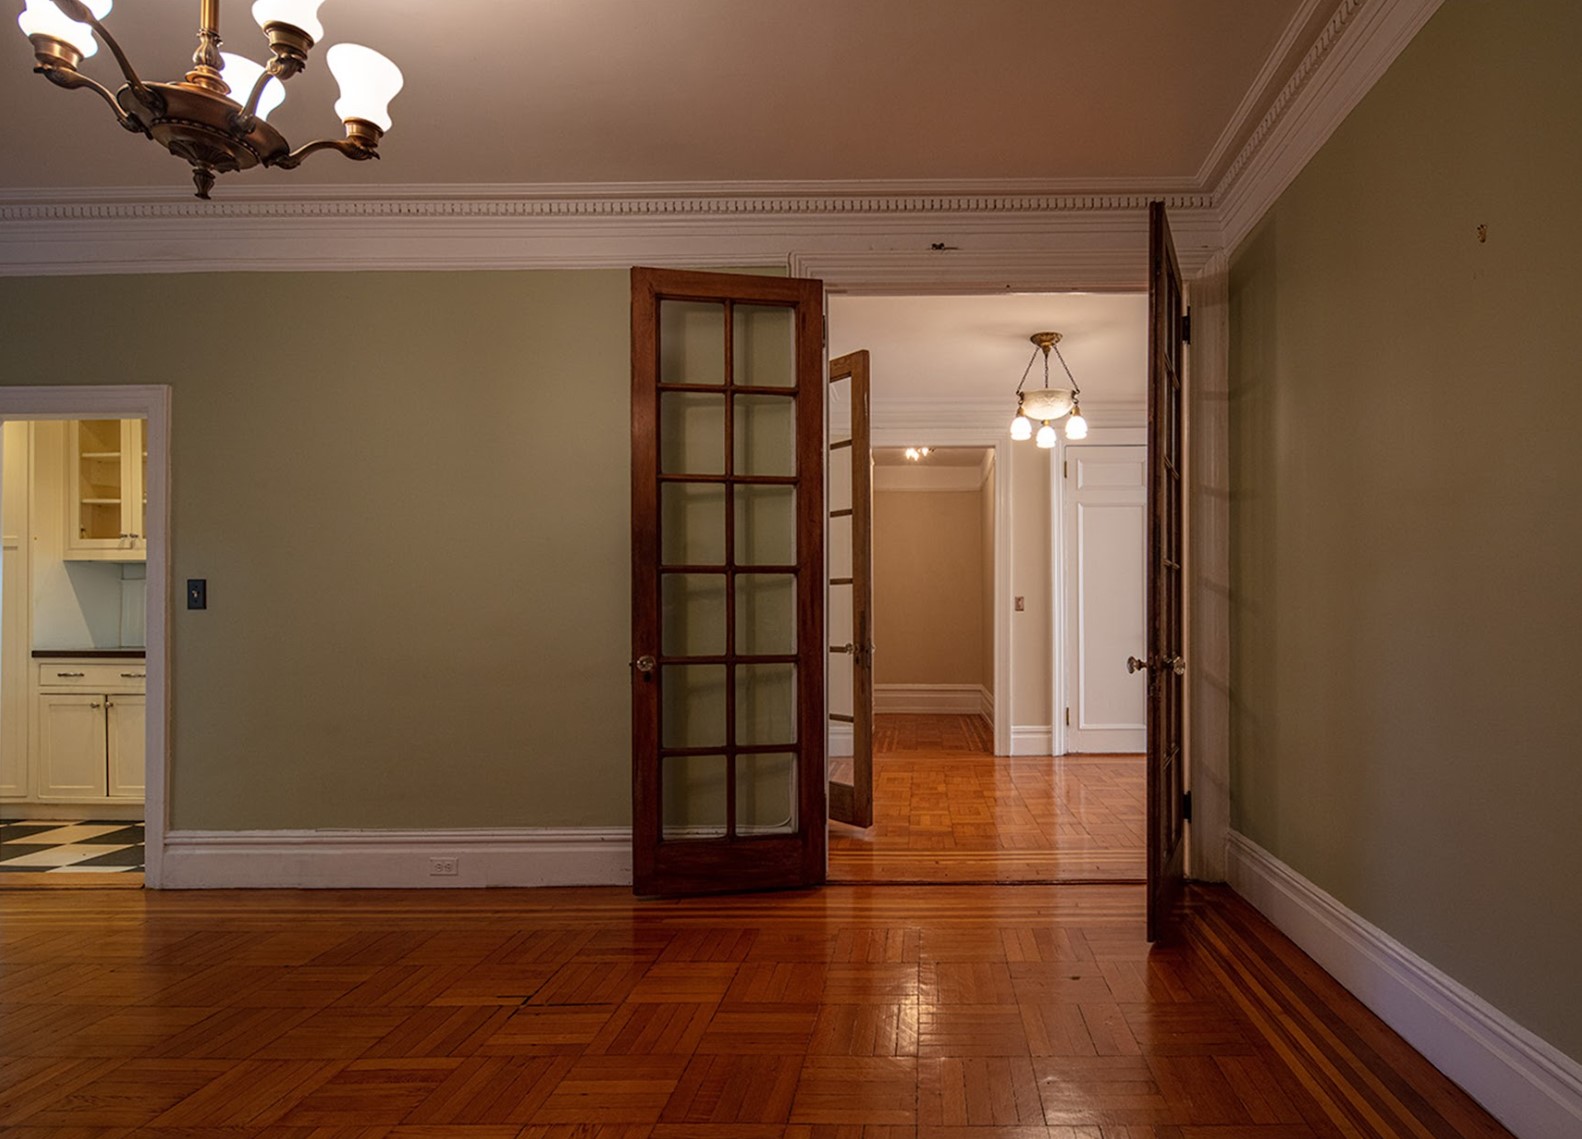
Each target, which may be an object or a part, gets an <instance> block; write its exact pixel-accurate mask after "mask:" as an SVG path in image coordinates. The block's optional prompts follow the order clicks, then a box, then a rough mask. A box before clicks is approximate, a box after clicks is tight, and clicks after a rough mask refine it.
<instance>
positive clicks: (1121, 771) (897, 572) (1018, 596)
mask: <svg viewBox="0 0 1582 1139" xmlns="http://www.w3.org/2000/svg"><path fill="white" fill-rule="evenodd" d="M829 328H830V345H829V348H830V353H831V355H832V356H836V355H840V354H842V353H845V352H848V351H851V350H853V349H855V348H858V347H862V348H866V349H867V350H868V351H869V354H870V372H871V387H872V396H871V419H872V442H873V459H872V464H873V465H872V471H873V498H874V507H873V558H874V601H873V609H874V630H875V637H874V649H873V653H872V659H873V673H874V681H875V693H874V707H875V717H874V742H875V747H874V761H873V763H874V766H873V785H874V824H873V826H872V827H868V828H857V827H851V826H847V825H844V824H840V823H832V824H831V826H830V862H829V879H830V881H832V882H842V881H846V882H917V883H933V882H938V883H947V882H949V883H968V882H1085V881H1107V882H1141V881H1143V880H1144V878H1145V875H1146V870H1145V861H1144V856H1145V835H1146V831H1145V821H1146V810H1147V808H1146V800H1145V790H1144V789H1145V783H1144V777H1145V757H1144V755H1143V748H1144V743H1145V738H1146V732H1145V728H1144V720H1145V703H1144V701H1145V695H1146V687H1145V681H1144V679H1143V677H1142V676H1141V675H1140V674H1131V673H1128V671H1127V668H1126V661H1127V657H1128V656H1131V655H1135V656H1139V657H1140V656H1144V655H1146V654H1145V646H1144V642H1143V629H1144V622H1143V616H1144V611H1145V597H1144V574H1143V568H1144V550H1143V544H1144V536H1145V530H1144V519H1145V510H1144V507H1143V502H1144V498H1145V484H1144V482H1143V475H1144V472H1145V467H1146V464H1145V460H1146V455H1147V447H1146V444H1147V438H1146V426H1147V408H1146V379H1147V358H1148V356H1147V353H1148V298H1147V296H1146V295H1145V294H1070V293H1063V294H1027V295H1012V296H1005V295H993V296H908V297H893V296H860V295H840V294H836V295H832V296H831V297H830V298H829ZM1041 330H1056V331H1059V332H1060V333H1061V336H1062V340H1061V344H1060V347H1061V349H1062V351H1063V355H1064V359H1065V361H1066V362H1068V363H1069V364H1070V366H1071V369H1072V372H1073V374H1074V376H1075V378H1076V380H1077V382H1078V384H1079V385H1080V387H1081V392H1082V400H1081V404H1082V409H1083V412H1084V415H1085V417H1086V419H1087V420H1088V423H1089V425H1090V430H1089V432H1088V437H1087V438H1086V439H1082V440H1080V441H1078V440H1073V439H1067V438H1065V437H1064V434H1063V432H1062V431H1061V428H1063V426H1064V425H1063V424H1056V428H1057V433H1059V435H1060V437H1059V438H1058V439H1057V441H1056V445H1055V446H1054V447H1052V448H1048V449H1044V448H1040V447H1038V446H1037V445H1036V444H1035V442H1033V441H1012V440H1011V439H1010V437H1009V427H1010V421H1011V418H1012V416H1013V414H1014V412H1015V409H1016V398H1015V391H1016V388H1017V383H1018V380H1019V379H1020V378H1021V377H1022V375H1023V372H1024V369H1026V368H1027V366H1028V358H1029V355H1030V354H1031V353H1032V352H1033V351H1034V349H1033V346H1032V344H1031V343H1030V337H1031V334H1032V333H1034V332H1037V331H1041ZM1055 368H1056V369H1058V368H1059V364H1058V363H1056V364H1055ZM1057 378H1058V380H1059V381H1060V382H1061V383H1062V384H1064V383H1066V382H1067V381H1066V377H1065V375H1064V373H1063V372H1060V371H1058V370H1057V371H1055V372H1054V374H1053V375H1052V376H1051V381H1050V382H1051V383H1052V384H1053V383H1055V382H1056V380H1057ZM1027 383H1028V384H1029V385H1032V386H1039V385H1042V383H1043V373H1042V369H1041V368H1040V367H1039V366H1038V361H1036V360H1035V362H1034V366H1033V368H1032V369H1031V371H1030V372H1029V373H1028V378H1027ZM924 448H927V449H928V450H927V454H925V455H921V456H920V457H908V450H909V449H910V450H911V452H912V454H913V455H914V456H917V455H919V453H920V452H922V451H923V449H924ZM957 515H960V517H957ZM969 516H970V517H969ZM969 616H970V619H969ZM1117 650H1123V651H1119V652H1117ZM1112 658H1113V659H1112ZM925 674H926V675H925ZM834 683H835V679H834V677H833V674H832V678H831V686H832V700H833V698H834V697H833V685H834ZM832 706H833V705H832ZM835 743H836V741H834V740H833V739H832V744H835ZM838 754H839V753H838V748H832V755H836V756H838ZM832 763H833V764H836V765H838V763H839V759H838V758H835V759H832Z"/></svg>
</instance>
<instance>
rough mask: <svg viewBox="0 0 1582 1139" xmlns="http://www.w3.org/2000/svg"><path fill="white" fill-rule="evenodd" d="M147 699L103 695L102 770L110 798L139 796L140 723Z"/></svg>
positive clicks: (141, 774)
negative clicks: (104, 772) (103, 746)
mask: <svg viewBox="0 0 1582 1139" xmlns="http://www.w3.org/2000/svg"><path fill="white" fill-rule="evenodd" d="M147 706H148V698H147V697H146V696H131V695H127V694H112V695H110V696H107V697H106V698H105V703H104V713H105V742H106V757H105V758H106V764H105V766H106V770H107V772H108V775H109V782H110V785H109V795H110V798H112V799H141V798H142V797H143V746H144V744H143V725H144V722H145V721H146V719H147Z"/></svg>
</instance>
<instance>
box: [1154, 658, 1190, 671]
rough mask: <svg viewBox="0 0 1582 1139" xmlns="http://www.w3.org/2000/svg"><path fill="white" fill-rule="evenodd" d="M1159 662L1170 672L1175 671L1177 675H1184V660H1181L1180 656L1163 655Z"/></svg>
mask: <svg viewBox="0 0 1582 1139" xmlns="http://www.w3.org/2000/svg"><path fill="white" fill-rule="evenodd" d="M1160 663H1161V664H1163V665H1164V666H1165V667H1166V668H1168V669H1169V670H1170V671H1171V672H1173V673H1175V674H1176V675H1177V676H1185V675H1186V661H1184V660H1182V659H1181V658H1180V657H1165V658H1164V660H1163V661H1161V662H1160Z"/></svg>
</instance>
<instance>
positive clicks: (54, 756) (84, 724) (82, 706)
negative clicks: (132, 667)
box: [38, 695, 108, 799]
mask: <svg viewBox="0 0 1582 1139" xmlns="http://www.w3.org/2000/svg"><path fill="white" fill-rule="evenodd" d="M38 736H39V739H38V759H39V770H38V779H39V786H38V793H39V796H40V797H41V798H45V799H103V798H104V797H105V793H106V791H107V790H108V784H107V782H106V771H105V738H104V697H103V696H98V695H81V696H78V695H65V696H53V695H51V696H40V697H39V698H38Z"/></svg>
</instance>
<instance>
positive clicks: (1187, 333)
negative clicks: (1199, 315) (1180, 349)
mask: <svg viewBox="0 0 1582 1139" xmlns="http://www.w3.org/2000/svg"><path fill="white" fill-rule="evenodd" d="M1181 343H1183V344H1190V343H1192V310H1191V309H1187V310H1186V312H1184V313H1182V314H1181Z"/></svg>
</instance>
